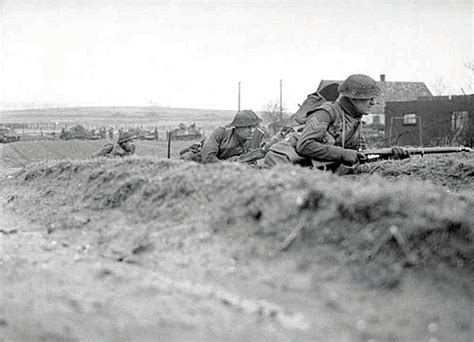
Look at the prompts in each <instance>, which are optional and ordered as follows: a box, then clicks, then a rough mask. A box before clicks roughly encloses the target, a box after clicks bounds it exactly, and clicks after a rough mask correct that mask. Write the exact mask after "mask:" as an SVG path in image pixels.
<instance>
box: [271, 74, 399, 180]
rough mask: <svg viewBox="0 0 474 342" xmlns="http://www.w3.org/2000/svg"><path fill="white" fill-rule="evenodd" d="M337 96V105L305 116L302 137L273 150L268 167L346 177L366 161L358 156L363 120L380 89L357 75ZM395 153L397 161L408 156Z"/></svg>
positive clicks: (347, 81)
mask: <svg viewBox="0 0 474 342" xmlns="http://www.w3.org/2000/svg"><path fill="white" fill-rule="evenodd" d="M338 92H339V97H338V98H337V100H336V101H334V102H325V103H323V104H322V105H320V106H319V107H317V108H315V109H312V110H310V111H308V112H307V113H305V115H306V116H305V117H304V123H305V126H304V129H303V131H302V132H301V134H297V135H292V136H291V137H290V139H287V141H284V142H282V143H280V144H276V145H274V146H272V147H271V148H270V151H269V152H268V153H267V155H266V156H265V160H264V166H265V167H272V166H274V165H276V164H280V163H288V162H291V163H295V164H300V165H303V166H308V165H312V166H314V167H317V168H321V169H329V170H331V171H334V172H337V173H338V174H346V173H352V171H353V170H354V169H355V168H356V167H357V166H358V165H359V163H360V162H361V161H364V159H365V155H364V154H363V153H362V152H359V151H360V149H361V148H362V147H363V145H364V141H363V137H362V127H361V126H362V125H361V119H362V116H363V115H367V114H368V113H370V110H371V108H372V106H373V105H375V103H376V102H375V101H376V98H377V96H378V95H379V94H380V88H379V87H378V86H377V83H376V82H375V80H373V79H372V78H371V77H369V76H367V75H362V74H354V75H351V76H349V77H348V78H347V79H346V80H345V81H344V82H342V84H340V85H339V87H338ZM393 153H394V157H395V158H404V157H407V156H408V153H407V152H406V150H404V149H402V148H400V147H394V148H393Z"/></svg>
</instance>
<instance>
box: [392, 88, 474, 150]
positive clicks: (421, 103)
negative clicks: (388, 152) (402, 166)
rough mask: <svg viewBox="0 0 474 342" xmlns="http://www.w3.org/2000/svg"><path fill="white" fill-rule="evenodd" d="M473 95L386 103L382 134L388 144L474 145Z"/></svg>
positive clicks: (433, 97)
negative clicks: (383, 133)
mask: <svg viewBox="0 0 474 342" xmlns="http://www.w3.org/2000/svg"><path fill="white" fill-rule="evenodd" d="M473 113H474V94H470V95H458V96H450V97H448V96H432V97H426V98H419V99H418V100H416V101H402V102H391V101H389V102H386V104H385V137H386V139H387V142H389V144H390V145H401V146H407V145H409V146H459V145H463V146H469V147H472V146H473V144H474V139H473V137H474V123H473V121H474V120H473V117H474V114H473Z"/></svg>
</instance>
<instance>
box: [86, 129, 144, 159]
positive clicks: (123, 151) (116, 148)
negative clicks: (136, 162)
mask: <svg viewBox="0 0 474 342" xmlns="http://www.w3.org/2000/svg"><path fill="white" fill-rule="evenodd" d="M136 138H137V137H136V136H135V135H134V134H133V132H123V133H121V135H120V136H119V138H118V140H117V144H111V143H109V144H106V145H105V146H104V147H103V148H102V149H101V150H100V151H98V152H96V153H94V154H93V155H92V156H91V158H96V157H127V156H131V155H133V154H134V153H135V139H136Z"/></svg>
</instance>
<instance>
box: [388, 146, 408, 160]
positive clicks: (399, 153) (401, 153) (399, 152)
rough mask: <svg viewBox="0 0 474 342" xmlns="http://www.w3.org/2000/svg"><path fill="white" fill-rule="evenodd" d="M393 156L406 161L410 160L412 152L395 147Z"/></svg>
mask: <svg viewBox="0 0 474 342" xmlns="http://www.w3.org/2000/svg"><path fill="white" fill-rule="evenodd" d="M392 154H393V158H394V159H406V158H410V152H409V151H408V150H407V149H406V148H403V147H400V146H393V147H392Z"/></svg>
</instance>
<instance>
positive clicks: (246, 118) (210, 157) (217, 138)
mask: <svg viewBox="0 0 474 342" xmlns="http://www.w3.org/2000/svg"><path fill="white" fill-rule="evenodd" d="M261 121H262V120H261V119H260V118H259V117H258V116H257V114H255V113H254V112H253V111H251V110H243V111H241V112H239V113H237V114H235V116H234V119H233V120H232V122H231V123H230V125H229V126H227V127H217V128H216V129H215V130H214V131H212V133H211V135H210V136H209V137H207V138H206V139H205V140H204V141H203V142H202V144H193V145H192V146H191V147H190V148H187V149H185V150H183V151H181V152H180V154H181V157H180V158H181V159H183V160H193V161H196V162H202V163H215V162H218V161H220V160H228V161H238V160H239V157H240V156H241V155H243V154H245V153H247V152H249V151H250V150H251V141H252V136H253V134H254V131H255V129H256V128H257V126H258V124H259V123H260V122H261Z"/></svg>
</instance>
